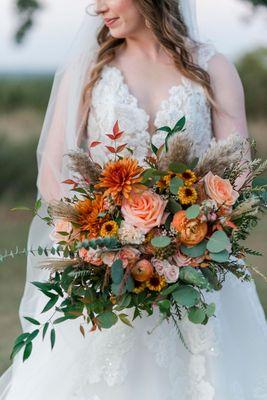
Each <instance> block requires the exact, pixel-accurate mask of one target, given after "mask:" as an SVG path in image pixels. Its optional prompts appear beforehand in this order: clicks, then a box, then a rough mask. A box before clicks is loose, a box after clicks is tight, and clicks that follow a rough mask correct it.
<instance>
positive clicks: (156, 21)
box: [83, 0, 218, 109]
mask: <svg viewBox="0 0 267 400" xmlns="http://www.w3.org/2000/svg"><path fill="white" fill-rule="evenodd" d="M135 3H136V7H137V8H138V10H139V11H140V13H141V15H143V16H144V21H146V23H147V25H148V26H149V27H150V29H151V30H152V32H153V34H154V35H155V37H156V38H157V39H158V41H159V43H160V44H161V45H162V47H163V48H164V49H165V50H166V52H168V54H170V55H171V57H172V58H173V61H174V64H175V66H176V67H177V69H178V70H179V71H180V72H181V74H182V75H184V76H185V77H187V78H189V79H191V80H192V81H194V82H197V83H199V84H200V85H202V86H203V88H204V90H205V93H206V95H207V99H208V101H209V102H210V104H212V105H213V106H214V107H215V108H216V109H218V106H217V103H216V101H215V98H214V93H213V90H212V87H211V81H210V75H209V73H208V72H207V71H205V70H204V69H203V68H201V67H200V66H199V65H197V64H195V63H194V61H193V56H192V54H191V52H190V50H189V48H188V46H187V41H188V40H187V39H190V40H191V42H192V43H193V46H195V45H196V46H198V45H199V44H200V43H199V42H196V41H194V40H193V39H191V38H189V32H188V29H187V26H186V24H185V23H184V21H183V18H182V15H181V13H180V11H179V7H178V6H177V0H161V1H154V0H135ZM125 40H126V39H124V38H114V37H113V36H111V34H110V31H109V28H108V27H107V26H105V25H103V27H101V29H100V31H99V33H98V35H97V42H98V45H99V49H98V52H97V54H96V58H95V63H94V66H93V68H92V69H91V72H90V76H89V81H88V83H87V84H86V86H85V89H84V93H83V94H84V96H83V99H84V101H85V98H88V97H87V96H89V98H90V96H91V92H92V89H93V87H94V85H95V83H96V82H97V81H98V80H99V78H100V75H101V71H102V69H103V67H104V65H105V64H108V63H110V62H111V61H112V60H113V59H114V58H115V54H116V50H117V49H118V48H119V47H120V46H122V45H123V44H124V42H125Z"/></svg>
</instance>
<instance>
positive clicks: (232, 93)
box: [208, 53, 251, 188]
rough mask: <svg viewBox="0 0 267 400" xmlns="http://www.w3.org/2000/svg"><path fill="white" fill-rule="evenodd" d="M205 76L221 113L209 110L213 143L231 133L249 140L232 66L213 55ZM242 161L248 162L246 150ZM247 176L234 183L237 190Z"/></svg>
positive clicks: (240, 90) (239, 85)
mask: <svg viewBox="0 0 267 400" xmlns="http://www.w3.org/2000/svg"><path fill="white" fill-rule="evenodd" d="M208 72H209V74H210V78H211V85H212V88H213V91H214V96H215V100H216V102H217V104H218V106H219V107H220V109H222V111H217V110H216V109H215V108H214V107H213V108H212V122H213V133H214V136H215V138H216V139H217V140H221V139H226V138H227V137H228V136H229V135H231V134H232V133H236V134H239V135H241V136H242V137H244V138H249V137H250V136H249V133H248V126H247V118H246V108H245V96H244V89H243V85H242V82H241V79H240V76H239V74H238V72H237V70H236V67H235V65H234V64H233V63H232V62H231V61H229V60H228V59H227V57H226V56H225V55H223V54H222V53H217V54H216V55H215V56H213V57H212V58H211V60H210V62H209V69H208ZM246 159H247V160H251V152H250V150H249V151H247V152H246ZM246 176H247V174H246V173H244V174H243V175H242V176H240V178H238V179H237V181H236V188H240V187H241V186H242V183H243V182H244V180H245V177H246Z"/></svg>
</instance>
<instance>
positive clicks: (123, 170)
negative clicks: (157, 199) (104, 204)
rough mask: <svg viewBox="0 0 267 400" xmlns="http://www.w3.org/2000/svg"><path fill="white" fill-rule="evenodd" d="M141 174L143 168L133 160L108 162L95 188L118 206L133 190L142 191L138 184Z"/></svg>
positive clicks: (125, 159)
mask: <svg viewBox="0 0 267 400" xmlns="http://www.w3.org/2000/svg"><path fill="white" fill-rule="evenodd" d="M142 172H143V168H142V167H140V166H139V165H138V161H137V160H135V159H132V158H123V159H122V160H117V161H109V162H108V163H107V164H106V166H105V168H104V170H103V172H102V174H101V177H100V182H99V183H98V184H97V185H95V187H96V188H99V189H104V190H105V191H104V196H105V197H106V196H109V195H111V196H112V198H113V199H114V200H115V201H116V202H117V203H118V204H121V200H122V198H123V197H124V198H126V199H128V198H129V195H130V192H131V191H132V190H133V189H138V188H142V189H144V186H143V185H141V184H140V182H141V180H142V178H141V173H142Z"/></svg>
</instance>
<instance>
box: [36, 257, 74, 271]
mask: <svg viewBox="0 0 267 400" xmlns="http://www.w3.org/2000/svg"><path fill="white" fill-rule="evenodd" d="M75 264H76V265H78V264H79V260H78V259H76V258H73V259H72V260H70V259H61V258H56V259H55V258H47V259H46V260H42V261H39V265H40V268H41V269H48V270H50V271H53V272H61V271H64V270H65V269H66V268H68V267H70V266H75Z"/></svg>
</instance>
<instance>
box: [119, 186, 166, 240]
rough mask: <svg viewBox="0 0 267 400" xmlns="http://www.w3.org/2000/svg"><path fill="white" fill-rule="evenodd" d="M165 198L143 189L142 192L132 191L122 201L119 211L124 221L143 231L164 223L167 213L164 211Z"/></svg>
mask: <svg viewBox="0 0 267 400" xmlns="http://www.w3.org/2000/svg"><path fill="white" fill-rule="evenodd" d="M166 205H167V201H166V200H162V198H161V197H160V196H159V195H158V194H156V193H154V192H153V191H152V190H145V191H144V192H142V193H135V192H132V193H131V196H130V197H129V198H128V199H126V198H124V199H123V201H122V207H121V212H122V215H123V217H124V219H125V222H126V223H127V224H129V225H132V226H135V227H136V228H139V229H140V230H142V231H143V232H144V233H147V232H149V231H150V230H151V229H152V228H154V227H156V226H159V225H161V224H162V223H164V222H165V221H164V220H165V219H166V217H167V213H164V210H165V207H166Z"/></svg>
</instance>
